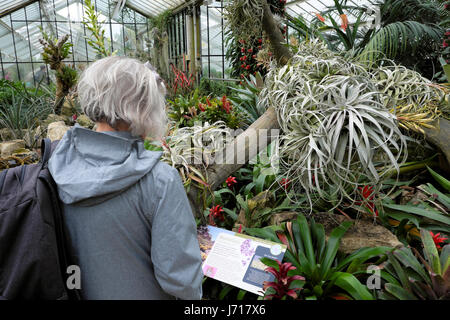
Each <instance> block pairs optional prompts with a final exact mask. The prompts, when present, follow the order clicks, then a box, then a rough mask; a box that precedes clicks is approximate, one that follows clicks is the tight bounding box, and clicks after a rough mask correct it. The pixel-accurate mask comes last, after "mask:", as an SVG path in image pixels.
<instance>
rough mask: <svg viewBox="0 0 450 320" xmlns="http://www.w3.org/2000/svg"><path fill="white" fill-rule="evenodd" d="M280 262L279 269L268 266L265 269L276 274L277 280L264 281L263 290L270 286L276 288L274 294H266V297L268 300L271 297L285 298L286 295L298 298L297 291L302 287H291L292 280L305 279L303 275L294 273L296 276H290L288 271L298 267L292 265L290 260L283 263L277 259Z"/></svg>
mask: <svg viewBox="0 0 450 320" xmlns="http://www.w3.org/2000/svg"><path fill="white" fill-rule="evenodd" d="M276 261H277V263H278V270H277V269H275V268H273V267H268V268H266V269H265V271H267V272H270V273H271V274H273V275H274V276H275V281H273V282H268V281H264V284H263V290H264V291H266V290H267V289H268V288H269V287H270V288H274V289H275V293H274V294H269V295H267V296H265V297H264V298H265V299H267V300H271V299H280V300H281V299H283V298H284V297H286V296H289V297H292V298H294V299H297V297H298V294H297V291H300V290H301V288H293V289H292V288H289V287H290V285H291V283H292V281H294V280H305V278H303V277H302V276H299V275H294V276H288V272H289V271H290V270H295V269H297V268H296V267H294V266H293V265H292V263H290V262H285V263H283V264H281V262H280V261H278V260H276Z"/></svg>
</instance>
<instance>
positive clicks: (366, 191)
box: [355, 186, 378, 217]
mask: <svg viewBox="0 0 450 320" xmlns="http://www.w3.org/2000/svg"><path fill="white" fill-rule="evenodd" d="M359 190H360V191H361V195H362V197H363V198H364V200H365V205H366V208H367V209H369V211H370V212H371V213H372V214H374V213H375V215H376V216H377V217H378V210H377V209H376V208H375V203H374V202H373V198H374V197H375V195H374V194H373V187H369V186H364V188H362V187H359ZM355 204H357V205H361V201H355Z"/></svg>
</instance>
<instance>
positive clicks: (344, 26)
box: [341, 14, 348, 31]
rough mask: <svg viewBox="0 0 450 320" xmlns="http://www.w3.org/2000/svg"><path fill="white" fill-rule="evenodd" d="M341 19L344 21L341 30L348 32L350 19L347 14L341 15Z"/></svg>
mask: <svg viewBox="0 0 450 320" xmlns="http://www.w3.org/2000/svg"><path fill="white" fill-rule="evenodd" d="M341 19H342V25H341V29H342V30H344V31H347V28H348V17H347V15H346V14H341Z"/></svg>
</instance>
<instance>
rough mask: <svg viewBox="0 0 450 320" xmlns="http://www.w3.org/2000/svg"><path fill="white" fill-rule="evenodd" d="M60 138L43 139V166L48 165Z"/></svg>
mask: <svg viewBox="0 0 450 320" xmlns="http://www.w3.org/2000/svg"><path fill="white" fill-rule="evenodd" d="M58 142H59V140H55V141H53V142H52V141H51V140H50V139H49V138H44V139H42V142H41V162H42V168H46V167H47V163H48V160H50V157H51V155H52V153H53V151H54V150H55V148H56V146H57V145H58Z"/></svg>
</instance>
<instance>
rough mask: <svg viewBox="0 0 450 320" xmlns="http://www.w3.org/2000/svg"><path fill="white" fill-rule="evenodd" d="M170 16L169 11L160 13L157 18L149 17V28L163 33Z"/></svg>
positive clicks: (170, 12)
mask: <svg viewBox="0 0 450 320" xmlns="http://www.w3.org/2000/svg"><path fill="white" fill-rule="evenodd" d="M171 16H172V11H171V10H169V9H168V10H165V11H164V12H162V13H160V14H159V15H157V16H154V17H149V18H148V22H149V27H150V28H158V30H160V32H163V31H165V30H166V29H167V26H168V24H169V21H170V18H171Z"/></svg>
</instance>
